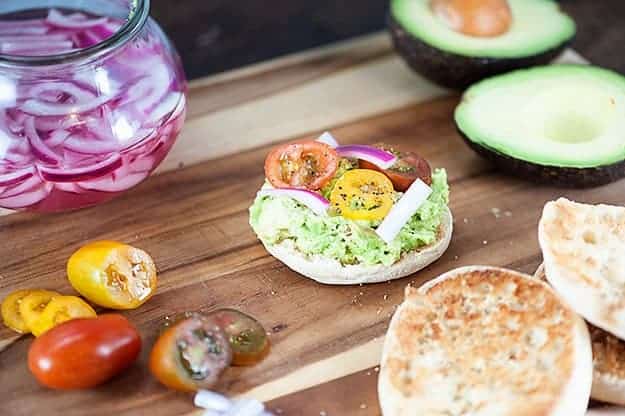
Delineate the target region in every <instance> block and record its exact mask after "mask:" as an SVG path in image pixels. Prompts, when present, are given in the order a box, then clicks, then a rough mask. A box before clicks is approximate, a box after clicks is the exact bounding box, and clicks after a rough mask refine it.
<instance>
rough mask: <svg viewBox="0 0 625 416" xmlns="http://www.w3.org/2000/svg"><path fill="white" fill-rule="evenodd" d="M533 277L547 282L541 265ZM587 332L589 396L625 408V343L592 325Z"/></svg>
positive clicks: (589, 325) (624, 412)
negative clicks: (590, 381)
mask: <svg viewBox="0 0 625 416" xmlns="http://www.w3.org/2000/svg"><path fill="white" fill-rule="evenodd" d="M534 277H536V278H537V279H541V280H544V281H547V277H546V276H545V268H544V266H543V265H542V264H541V265H540V266H539V267H538V269H537V270H536V273H534ZM572 307H573V308H574V305H573V306H572ZM588 332H589V333H590V341H591V346H592V362H593V377H592V391H591V393H590V396H591V397H592V398H593V399H595V400H600V401H602V402H606V403H612V404H619V405H621V406H625V341H622V340H620V339H618V338H617V337H615V336H614V335H612V334H610V333H609V332H606V331H604V330H603V329H601V328H597V327H596V326H594V325H592V324H588ZM623 414H624V415H625V410H624V411H623Z"/></svg>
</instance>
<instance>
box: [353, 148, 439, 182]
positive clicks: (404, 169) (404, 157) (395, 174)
mask: <svg viewBox="0 0 625 416" xmlns="http://www.w3.org/2000/svg"><path fill="white" fill-rule="evenodd" d="M374 146H375V147H377V148H378V149H384V150H386V151H388V152H391V153H393V154H394V155H395V156H396V157H397V162H395V164H394V165H393V166H391V167H390V168H389V169H380V168H379V167H378V166H376V165H374V164H373V163H369V162H367V161H365V160H361V161H360V167H361V168H363V169H373V170H377V171H380V172H382V173H384V174H385V175H386V176H388V177H389V179H390V180H391V182H393V186H394V187H395V190H396V191H399V192H404V191H405V190H407V189H408V188H410V185H412V183H413V182H414V181H415V180H416V179H417V178H419V179H421V180H422V181H423V182H425V183H426V184H428V185H431V184H432V169H431V168H430V164H429V163H428V161H427V160H425V159H424V158H423V157H421V156H419V155H418V154H417V153H414V152H404V151H401V150H399V149H397V148H395V147H394V146H391V145H388V144H384V143H377V144H375V145H374Z"/></svg>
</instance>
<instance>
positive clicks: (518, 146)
mask: <svg viewBox="0 0 625 416" xmlns="http://www.w3.org/2000/svg"><path fill="white" fill-rule="evenodd" d="M454 118H455V122H456V126H457V128H458V130H459V131H460V133H461V135H462V137H463V138H464V139H465V141H466V142H467V143H468V145H469V146H470V147H471V148H472V149H474V150H475V151H476V152H477V153H479V154H480V155H482V156H484V157H485V158H487V159H489V160H490V161H492V162H493V163H494V164H495V165H496V166H497V167H499V168H500V169H501V170H503V171H505V172H507V173H509V174H511V175H514V176H516V177H518V178H527V179H531V180H534V181H536V182H541V183H549V184H555V185H558V186H564V187H589V186H598V185H603V184H607V183H609V182H613V181H615V180H617V179H620V178H622V177H624V176H625V77H623V76H622V75H620V74H618V73H616V72H613V71H610V70H607V69H603V68H598V67H595V66H584V65H551V66H543V67H535V68H531V69H524V70H517V71H513V72H510V73H508V74H504V75H499V76H496V77H492V78H490V79H487V80H484V81H482V82H480V83H478V84H476V85H474V86H472V87H471V88H469V89H468V90H467V91H466V92H465V93H464V95H463V97H462V101H461V103H460V104H459V105H458V107H457V108H456V110H455V113H454Z"/></svg>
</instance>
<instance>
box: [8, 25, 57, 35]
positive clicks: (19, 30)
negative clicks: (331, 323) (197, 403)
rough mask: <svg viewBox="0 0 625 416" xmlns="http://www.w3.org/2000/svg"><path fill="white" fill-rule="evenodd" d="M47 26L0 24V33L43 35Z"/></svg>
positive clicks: (46, 31)
mask: <svg viewBox="0 0 625 416" xmlns="http://www.w3.org/2000/svg"><path fill="white" fill-rule="evenodd" d="M48 30H50V29H49V28H47V27H46V26H32V27H28V26H24V27H17V26H16V27H3V26H0V35H45V34H46V33H48Z"/></svg>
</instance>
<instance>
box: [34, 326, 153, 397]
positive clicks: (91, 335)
mask: <svg viewBox="0 0 625 416" xmlns="http://www.w3.org/2000/svg"><path fill="white" fill-rule="evenodd" d="M140 351H141V338H140V337H139V333H138V332H137V330H136V329H135V327H134V326H133V325H132V324H131V323H130V322H129V321H128V320H127V319H126V318H124V317H123V316H121V315H114V314H105V315H100V316H98V317H97V318H86V319H72V320H71V321H67V322H64V323H62V324H61V325H59V326H56V327H54V328H52V329H51V330H49V331H47V332H46V333H45V334H43V335H41V336H40V337H39V338H37V339H35V341H34V342H33V343H32V345H31V346H30V350H29V351H28V367H29V368H30V371H31V372H32V373H33V375H34V376H35V378H36V379H37V380H38V381H39V382H40V383H41V384H43V385H44V386H48V387H51V388H54V389H83V388H90V387H95V386H97V385H99V384H102V383H104V382H105V381H107V380H109V379H110V378H111V377H113V376H114V375H116V374H118V373H120V372H121V371H122V370H124V369H126V368H127V367H129V366H130V365H131V364H132V363H133V362H134V361H135V360H136V359H137V357H138V356H139V352H140Z"/></svg>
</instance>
